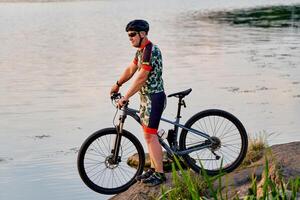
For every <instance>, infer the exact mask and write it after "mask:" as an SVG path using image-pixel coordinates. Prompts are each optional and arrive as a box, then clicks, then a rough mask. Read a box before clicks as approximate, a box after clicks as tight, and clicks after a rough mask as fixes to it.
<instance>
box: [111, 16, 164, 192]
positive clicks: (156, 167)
mask: <svg viewBox="0 0 300 200" xmlns="http://www.w3.org/2000/svg"><path fill="white" fill-rule="evenodd" d="M125 30H126V32H127V33H128V37H129V40H130V42H131V45H132V46H133V47H135V48H138V50H137V52H136V54H135V57H134V59H133V61H132V62H131V63H130V64H129V66H128V67H127V68H126V69H125V70H124V72H123V73H122V74H121V76H120V78H119V79H118V80H117V82H116V83H115V84H114V85H113V86H112V88H111V92H110V93H111V94H112V93H116V92H118V91H119V88H120V87H121V86H122V84H124V83H125V82H127V81H128V80H129V79H131V78H132V77H133V75H134V74H136V79H135V80H134V82H133V84H132V85H131V87H130V88H129V89H128V91H127V92H126V94H125V96H124V97H122V98H121V99H120V100H119V101H118V107H119V108H121V107H122V106H123V105H124V103H125V102H127V101H128V100H129V98H130V97H131V96H133V95H134V94H135V93H137V92H138V91H139V94H140V118H141V122H142V128H143V132H144V137H145V140H146V144H147V146H148V150H149V156H150V160H151V168H150V169H149V170H148V171H146V172H145V173H144V174H142V175H140V176H138V177H137V180H138V181H141V182H142V183H145V184H146V185H148V186H156V185H159V184H161V183H163V182H164V181H166V177H165V174H164V171H163V162H162V160H163V153H162V147H161V145H160V143H159V141H158V136H157V129H158V126H159V121H160V118H161V115H162V112H163V110H164V107H165V104H166V95H165V93H164V86H163V79H162V67H163V66H162V56H161V52H160V49H159V48H158V47H157V46H156V45H154V44H153V43H152V42H151V41H150V40H148V37H147V35H148V31H149V24H148V22H147V21H145V20H133V21H131V22H129V23H128V24H127V26H126V29H125Z"/></svg>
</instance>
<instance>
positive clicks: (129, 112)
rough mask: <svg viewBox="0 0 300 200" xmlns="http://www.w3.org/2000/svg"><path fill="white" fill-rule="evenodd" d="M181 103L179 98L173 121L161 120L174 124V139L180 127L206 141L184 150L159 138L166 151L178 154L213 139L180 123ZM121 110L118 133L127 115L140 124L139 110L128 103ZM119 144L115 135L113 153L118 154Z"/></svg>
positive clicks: (196, 147) (203, 144)
mask: <svg viewBox="0 0 300 200" xmlns="http://www.w3.org/2000/svg"><path fill="white" fill-rule="evenodd" d="M182 105H184V106H185V103H184V101H183V100H182V99H179V104H178V111H177V116H176V120H175V121H170V120H168V119H165V118H163V117H162V118H161V121H164V122H167V123H169V124H172V125H174V134H175V136H176V140H177V136H178V128H182V129H185V130H187V131H189V132H192V133H194V134H196V135H199V136H201V137H203V138H205V139H207V141H205V142H204V143H202V144H199V145H196V146H193V147H192V148H188V149H186V150H179V148H178V144H176V146H175V147H174V148H171V147H170V146H169V145H168V144H167V143H166V142H164V140H163V139H161V138H159V142H160V144H161V145H162V146H163V148H164V149H165V150H166V151H167V152H168V153H170V154H175V155H179V156H183V155H186V154H189V153H191V152H193V151H198V150H201V149H205V148H209V147H210V146H211V144H212V143H213V141H212V140H211V137H210V136H209V135H207V134H206V133H203V132H201V131H198V130H195V129H191V128H187V127H185V126H184V125H183V124H180V118H181V116H180V111H181V106H182ZM121 111H122V114H121V115H120V118H119V125H118V126H117V129H118V133H120V134H122V129H123V124H124V121H125V119H126V117H127V115H129V116H131V117H132V118H133V119H134V120H135V121H137V122H138V123H139V124H142V123H141V119H140V117H139V115H138V114H137V113H138V112H139V111H138V110H135V109H132V108H128V105H126V106H124V107H123V108H122V109H121ZM119 144H120V137H118V136H117V139H116V143H115V149H116V151H117V152H115V153H116V154H115V155H118V148H117V147H118V146H119ZM115 159H117V158H115Z"/></svg>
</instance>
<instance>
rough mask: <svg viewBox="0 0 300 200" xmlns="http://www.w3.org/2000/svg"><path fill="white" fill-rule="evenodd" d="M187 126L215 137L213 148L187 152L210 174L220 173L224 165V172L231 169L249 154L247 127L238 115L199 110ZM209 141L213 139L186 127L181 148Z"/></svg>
mask: <svg viewBox="0 0 300 200" xmlns="http://www.w3.org/2000/svg"><path fill="white" fill-rule="evenodd" d="M185 127H186V128H188V129H194V130H198V131H200V132H202V133H205V134H207V135H209V136H210V138H211V140H212V141H213V144H212V145H211V146H210V147H209V148H206V149H202V150H198V151H194V152H191V153H190V154H189V155H185V156H183V157H184V159H185V161H186V162H187V164H188V165H189V166H190V167H191V168H192V169H193V170H194V171H196V172H200V171H201V164H202V166H203V168H204V170H206V172H207V174H208V175H216V174H218V173H219V172H220V169H221V168H222V171H224V172H231V171H233V170H234V169H236V168H237V167H238V166H239V165H240V164H241V163H242V161H243V159H244V157H245V156H246V153H247V148H248V138H247V133H246V130H245V128H244V126H243V125H242V123H241V122H240V121H239V120H238V119H237V118H236V117H235V116H233V115H232V114H230V113H228V112H226V111H223V110H217V109H210V110H205V111H202V112H199V113H197V114H196V115H194V116H193V117H191V118H190V119H189V120H188V121H187V122H186V124H185ZM208 143H209V140H207V139H206V138H204V137H202V136H200V135H197V134H195V133H192V132H191V131H188V130H186V129H183V130H182V132H181V135H180V140H179V144H180V148H181V150H186V149H188V148H191V147H194V146H196V145H201V144H203V145H205V144H208ZM200 162H201V164H200Z"/></svg>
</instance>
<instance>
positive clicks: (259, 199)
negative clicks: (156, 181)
mask: <svg viewBox="0 0 300 200" xmlns="http://www.w3.org/2000/svg"><path fill="white" fill-rule="evenodd" d="M266 147H267V144H266V137H265V136H259V137H256V138H254V139H251V140H249V149H248V153H247V156H246V158H245V160H244V162H243V164H242V167H246V166H248V165H250V164H252V163H253V162H255V161H257V160H259V159H261V158H262V157H263V156H264V150H265V148H266ZM200 165H201V166H202V163H201V162H200ZM221 166H222V165H221ZM177 168H179V171H177V170H176V169H177ZM275 173H277V174H280V173H279V171H278V170H277V171H275ZM224 175H225V173H223V172H222V171H220V174H219V175H217V176H213V177H212V176H208V175H207V173H206V171H205V170H202V175H196V174H195V173H193V172H192V171H190V170H184V169H183V168H182V167H181V164H180V163H179V159H177V158H175V163H173V164H172V179H173V186H172V188H169V189H166V188H164V187H162V195H161V196H160V197H158V198H157V199H158V200H164V199H165V200H167V199H168V200H173V199H174V200H175V199H176V200H181V199H182V200H183V199H191V200H199V199H203V200H206V199H214V200H228V199H229V198H230V199H234V200H240V199H246V200H269V199H270V200H271V199H272V200H273V199H276V200H296V199H297V197H298V198H299V197H300V194H298V193H299V191H300V176H299V177H297V178H296V179H291V180H289V181H288V182H287V183H286V182H284V180H283V178H282V177H281V176H280V175H279V178H278V179H277V180H273V179H272V178H271V175H270V170H269V160H268V159H267V156H265V168H264V172H263V179H264V182H263V185H261V186H259V182H258V181H257V179H256V177H252V182H251V186H250V187H249V188H248V194H247V195H246V196H242V197H240V196H238V195H236V196H234V197H228V195H227V194H228V187H226V186H225V188H223V187H222V185H223V186H224V184H222V179H221V177H222V176H224ZM216 181H217V187H216V184H215V182H216ZM225 185H226V184H225ZM297 195H298V196H297Z"/></svg>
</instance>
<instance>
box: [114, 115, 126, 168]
mask: <svg viewBox="0 0 300 200" xmlns="http://www.w3.org/2000/svg"><path fill="white" fill-rule="evenodd" d="M125 119H126V115H120V118H119V125H118V126H116V131H117V136H116V139H115V143H114V148H113V149H112V150H111V153H112V162H113V163H114V164H115V163H118V162H121V160H120V159H121V157H120V156H119V153H120V146H121V139H122V133H123V126H124V122H125Z"/></svg>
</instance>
